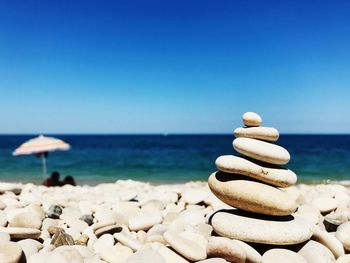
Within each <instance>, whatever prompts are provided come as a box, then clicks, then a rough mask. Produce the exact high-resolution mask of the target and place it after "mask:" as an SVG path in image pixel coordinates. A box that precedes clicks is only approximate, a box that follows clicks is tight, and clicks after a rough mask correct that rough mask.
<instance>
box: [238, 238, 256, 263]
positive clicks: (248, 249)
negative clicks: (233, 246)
mask: <svg viewBox="0 0 350 263" xmlns="http://www.w3.org/2000/svg"><path fill="white" fill-rule="evenodd" d="M232 242H234V243H237V244H238V245H240V246H241V248H243V250H244V251H245V255H246V261H245V262H246V263H261V260H262V256H261V255H260V254H259V252H258V251H256V250H255V249H254V248H253V247H252V246H250V245H248V244H247V243H245V242H243V241H241V240H236V239H232Z"/></svg>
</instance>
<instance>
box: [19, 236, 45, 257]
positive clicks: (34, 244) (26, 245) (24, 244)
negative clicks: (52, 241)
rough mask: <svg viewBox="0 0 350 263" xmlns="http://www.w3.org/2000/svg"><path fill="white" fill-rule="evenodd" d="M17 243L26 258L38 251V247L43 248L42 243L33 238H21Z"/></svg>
mask: <svg viewBox="0 0 350 263" xmlns="http://www.w3.org/2000/svg"><path fill="white" fill-rule="evenodd" d="M17 244H18V245H20V246H21V248H22V250H23V252H24V254H25V256H26V258H30V257H31V256H32V255H34V254H36V253H38V251H39V249H42V248H43V245H42V244H41V243H40V242H38V241H36V240H34V239H23V240H20V241H18V242H17Z"/></svg>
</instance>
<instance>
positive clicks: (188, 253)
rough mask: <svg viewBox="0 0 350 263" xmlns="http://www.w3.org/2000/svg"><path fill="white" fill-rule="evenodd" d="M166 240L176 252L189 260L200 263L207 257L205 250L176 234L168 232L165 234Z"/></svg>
mask: <svg viewBox="0 0 350 263" xmlns="http://www.w3.org/2000/svg"><path fill="white" fill-rule="evenodd" d="M164 239H165V241H166V242H168V244H169V245H170V246H171V247H172V248H173V249H174V250H175V251H177V252H178V253H179V254H180V255H182V256H183V257H185V258H187V259H189V260H192V261H198V260H203V259H205V258H206V257H207V253H206V249H205V248H203V247H202V246H201V245H198V244H196V243H195V242H193V241H191V240H189V239H187V238H184V237H182V236H180V235H178V234H176V233H173V232H171V231H167V232H165V233H164Z"/></svg>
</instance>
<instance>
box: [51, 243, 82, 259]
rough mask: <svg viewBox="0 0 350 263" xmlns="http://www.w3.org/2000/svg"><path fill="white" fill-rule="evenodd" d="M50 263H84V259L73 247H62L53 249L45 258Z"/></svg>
mask: <svg viewBox="0 0 350 263" xmlns="http://www.w3.org/2000/svg"><path fill="white" fill-rule="evenodd" d="M47 262H50V263H84V259H83V258H82V257H81V255H80V254H79V252H78V251H77V250H76V249H74V248H73V247H67V246H62V247H59V248H57V249H55V250H54V251H53V252H52V254H51V255H50V256H49V257H48V258H47Z"/></svg>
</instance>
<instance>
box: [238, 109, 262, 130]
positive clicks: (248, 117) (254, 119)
mask: <svg viewBox="0 0 350 263" xmlns="http://www.w3.org/2000/svg"><path fill="white" fill-rule="evenodd" d="M242 119H243V124H244V125H245V126H247V127H258V126H260V125H261V123H262V119H261V117H260V116H259V115H258V114H257V113H255V112H250V111H248V112H246V113H244V114H243V117H242Z"/></svg>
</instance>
